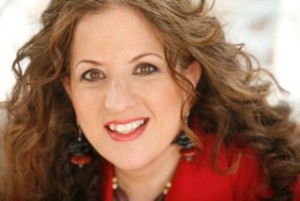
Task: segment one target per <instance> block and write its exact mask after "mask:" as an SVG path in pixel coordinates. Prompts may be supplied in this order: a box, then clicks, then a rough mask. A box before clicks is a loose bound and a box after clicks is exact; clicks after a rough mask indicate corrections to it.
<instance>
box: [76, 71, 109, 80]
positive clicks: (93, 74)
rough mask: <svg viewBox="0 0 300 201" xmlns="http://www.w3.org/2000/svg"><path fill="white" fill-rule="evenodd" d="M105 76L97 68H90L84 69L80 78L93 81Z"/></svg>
mask: <svg viewBox="0 0 300 201" xmlns="http://www.w3.org/2000/svg"><path fill="white" fill-rule="evenodd" d="M103 78H105V75H104V73H103V72H102V71H101V70H99V69H90V70H88V71H86V72H85V73H83V74H82V76H81V79H82V80H86V81H90V82H95V81H97V80H100V79H103Z"/></svg>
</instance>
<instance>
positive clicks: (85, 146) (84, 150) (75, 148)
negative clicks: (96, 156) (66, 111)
mask: <svg viewBox="0 0 300 201" xmlns="http://www.w3.org/2000/svg"><path fill="white" fill-rule="evenodd" d="M68 152H69V153H70V154H71V157H70V162H71V163H72V164H73V165H77V166H78V167H83V166H85V165H87V164H88V163H90V161H91V156H90V154H89V152H90V144H89V142H88V141H87V140H86V139H85V137H84V136H83V134H82V131H81V128H80V127H78V137H77V138H76V139H72V140H71V142H70V144H69V146H68Z"/></svg>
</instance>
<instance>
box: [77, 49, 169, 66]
mask: <svg viewBox="0 0 300 201" xmlns="http://www.w3.org/2000/svg"><path fill="white" fill-rule="evenodd" d="M147 56H155V57H158V58H160V59H164V58H163V57H162V56H161V55H159V54H156V53H151V52H150V53H143V54H139V55H137V56H135V57H133V58H132V59H131V60H130V61H129V63H133V62H135V61H137V60H139V59H141V58H143V57H147ZM81 63H89V64H93V65H98V66H99V65H102V63H101V62H98V61H95V60H90V59H84V60H81V61H79V62H78V63H77V64H76V65H75V68H77V67H78V66H79V64H81Z"/></svg>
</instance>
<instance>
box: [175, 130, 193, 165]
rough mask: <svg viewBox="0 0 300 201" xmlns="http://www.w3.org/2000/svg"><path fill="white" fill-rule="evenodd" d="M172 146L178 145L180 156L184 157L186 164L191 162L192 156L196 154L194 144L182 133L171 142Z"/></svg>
mask: <svg viewBox="0 0 300 201" xmlns="http://www.w3.org/2000/svg"><path fill="white" fill-rule="evenodd" d="M173 144H177V145H180V146H181V147H182V148H181V149H180V154H181V155H182V156H184V157H185V159H186V160H187V161H188V162H191V161H192V160H193V156H194V155H195V153H196V150H195V144H194V143H193V142H192V141H191V140H190V138H189V137H188V136H187V135H186V134H185V133H183V132H181V133H180V134H179V135H178V136H177V138H176V139H175V140H174V141H173Z"/></svg>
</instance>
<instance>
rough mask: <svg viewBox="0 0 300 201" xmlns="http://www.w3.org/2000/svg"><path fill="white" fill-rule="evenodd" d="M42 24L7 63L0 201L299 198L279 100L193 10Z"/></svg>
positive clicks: (82, 9)
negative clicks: (10, 80)
mask: <svg viewBox="0 0 300 201" xmlns="http://www.w3.org/2000/svg"><path fill="white" fill-rule="evenodd" d="M42 23H43V27H42V30H41V31H40V32H39V33H38V34H36V35H35V36H34V37H33V38H32V39H31V40H30V41H29V42H27V43H26V44H25V45H24V46H23V47H22V48H21V49H20V50H19V52H18V55H17V58H16V60H15V61H14V64H13V67H14V68H13V69H14V72H15V74H16V76H17V83H16V85H15V87H14V90H13V92H12V96H11V98H10V99H9V100H8V101H7V102H6V103H5V109H6V110H7V123H6V127H5V129H4V130H3V135H4V138H3V146H4V154H5V156H4V160H3V161H4V162H3V163H2V164H3V168H4V171H2V172H3V176H2V181H3V182H2V184H3V185H2V187H1V200H12V199H13V200H21V201H26V200H107V201H108V200H109V201H111V200H130V201H136V200H167V201H170V200H171V201H174V200H175V201H176V200H300V199H299V196H298V193H299V182H297V177H298V176H299V173H300V166H299V161H300V158H299V143H298V142H297V141H298V139H299V130H297V125H296V124H295V123H293V122H292V121H290V120H289V114H290V111H289V108H288V107H287V106H283V105H277V106H270V105H269V104H268V102H267V97H268V95H269V93H270V91H271V87H272V86H276V87H277V88H278V89H279V90H280V91H283V90H282V89H281V88H280V86H279V85H278V83H277V82H276V80H275V79H274V77H273V76H272V75H271V74H270V73H269V72H267V71H266V70H263V69H260V68H259V67H256V66H254V64H253V63H254V62H253V59H252V58H251V56H250V55H249V54H247V53H246V52H244V51H243V50H242V48H241V47H240V46H237V45H234V44H230V43H228V42H227V41H226V40H225V37H224V33H223V29H222V27H221V25H220V24H219V22H218V20H217V19H216V18H215V17H214V16H211V15H210V13H209V10H208V9H207V5H206V3H205V1H201V3H199V4H197V5H195V4H191V3H190V1H189V0H180V1H179V0H178V1H161V0H151V1H149V0H102V1H101V0H98V1H97V0H86V1H78V0H63V1H62V0H52V1H51V3H50V5H49V7H48V8H47V9H46V10H45V12H44V13H43V15H42ZM23 60H29V63H28V65H27V66H26V70H24V72H23V70H22V65H21V62H22V61H23Z"/></svg>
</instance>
